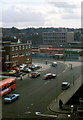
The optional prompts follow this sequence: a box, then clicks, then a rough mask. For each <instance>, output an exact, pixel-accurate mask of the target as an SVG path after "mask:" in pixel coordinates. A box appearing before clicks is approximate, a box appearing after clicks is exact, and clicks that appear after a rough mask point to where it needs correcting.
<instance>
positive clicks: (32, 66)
mask: <svg viewBox="0 0 83 120" xmlns="http://www.w3.org/2000/svg"><path fill="white" fill-rule="evenodd" d="M28 67H29V68H30V69H31V70H33V71H34V70H36V69H39V68H40V66H39V65H34V64H33V65H31V66H28Z"/></svg>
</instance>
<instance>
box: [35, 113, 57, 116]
mask: <svg viewBox="0 0 83 120" xmlns="http://www.w3.org/2000/svg"><path fill="white" fill-rule="evenodd" d="M35 114H36V115H39V116H46V117H57V116H56V115H48V114H41V113H40V112H35Z"/></svg>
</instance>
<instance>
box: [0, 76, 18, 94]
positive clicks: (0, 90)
mask: <svg viewBox="0 0 83 120" xmlns="http://www.w3.org/2000/svg"><path fill="white" fill-rule="evenodd" d="M15 89H16V85H15V78H7V79H4V80H2V81H0V96H3V95H6V94H7V93H9V92H11V91H13V90H15Z"/></svg>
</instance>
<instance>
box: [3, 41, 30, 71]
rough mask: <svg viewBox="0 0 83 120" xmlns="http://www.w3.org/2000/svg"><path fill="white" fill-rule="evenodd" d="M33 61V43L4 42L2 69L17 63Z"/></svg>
mask: <svg viewBox="0 0 83 120" xmlns="http://www.w3.org/2000/svg"><path fill="white" fill-rule="evenodd" d="M25 63H26V64H31V63H32V43H31V42H27V43H20V42H18V43H11V42H7V41H4V42H2V69H3V70H8V69H9V68H13V67H15V66H17V65H21V64H25Z"/></svg>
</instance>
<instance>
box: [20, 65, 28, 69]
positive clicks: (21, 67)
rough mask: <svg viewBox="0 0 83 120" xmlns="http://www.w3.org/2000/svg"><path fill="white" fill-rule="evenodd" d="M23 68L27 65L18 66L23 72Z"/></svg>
mask: <svg viewBox="0 0 83 120" xmlns="http://www.w3.org/2000/svg"><path fill="white" fill-rule="evenodd" d="M25 66H27V65H26V64H22V65H20V66H19V68H20V69H21V70H23V69H24V67H25Z"/></svg>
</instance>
